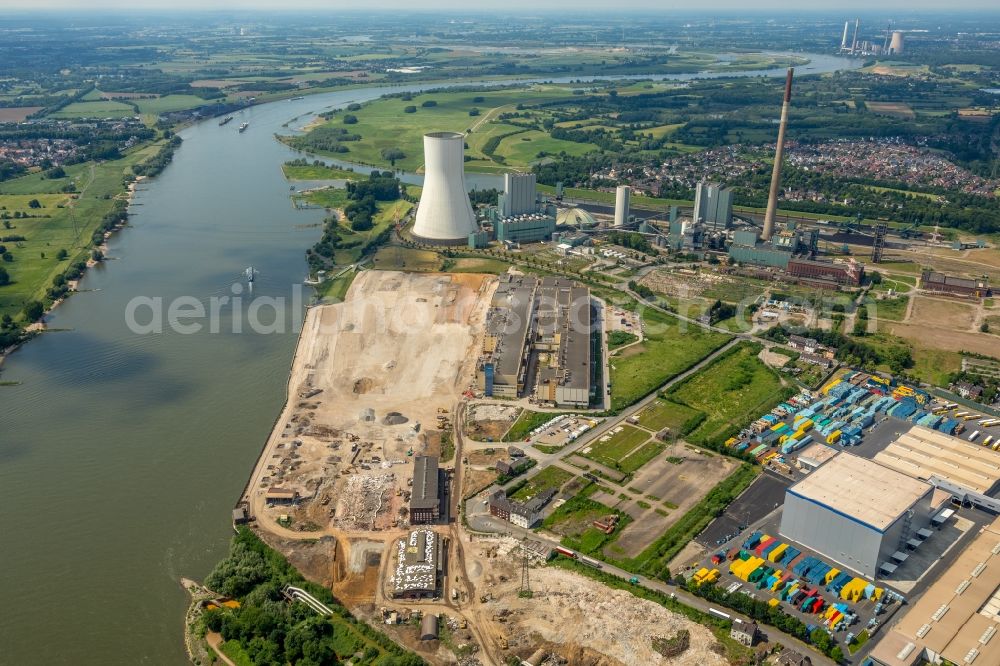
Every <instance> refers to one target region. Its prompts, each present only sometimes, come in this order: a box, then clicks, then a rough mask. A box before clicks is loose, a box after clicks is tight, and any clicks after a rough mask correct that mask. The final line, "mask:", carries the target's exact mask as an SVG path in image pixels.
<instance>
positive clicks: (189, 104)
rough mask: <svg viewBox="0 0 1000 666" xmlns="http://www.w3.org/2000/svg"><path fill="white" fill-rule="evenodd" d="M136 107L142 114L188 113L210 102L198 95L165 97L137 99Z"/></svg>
mask: <svg viewBox="0 0 1000 666" xmlns="http://www.w3.org/2000/svg"><path fill="white" fill-rule="evenodd" d="M134 103H135V105H136V106H138V107H139V111H141V112H142V113H155V114H161V113H170V112H171V111H186V110H187V109H194V108H197V107H199V106H205V105H206V104H208V103H209V102H208V100H206V99H202V98H201V97H198V96H197V95H164V96H163V97H152V98H150V99H137V100H135V102H134Z"/></svg>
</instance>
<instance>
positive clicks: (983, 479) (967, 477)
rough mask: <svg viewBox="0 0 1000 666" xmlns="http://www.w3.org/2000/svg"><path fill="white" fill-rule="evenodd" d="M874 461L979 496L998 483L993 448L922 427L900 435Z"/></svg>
mask: <svg viewBox="0 0 1000 666" xmlns="http://www.w3.org/2000/svg"><path fill="white" fill-rule="evenodd" d="M875 460H876V461H877V462H879V463H881V464H882V465H885V466H886V467H890V468H892V469H894V470H896V471H898V472H902V473H904V474H908V475H909V476H912V477H915V478H917V479H924V480H926V481H930V480H931V478H932V477H936V478H939V479H943V480H947V481H950V482H952V483H954V484H957V485H959V486H961V487H963V488H967V489H968V490H971V491H973V492H977V493H980V494H982V495H985V494H988V493H990V492H991V491H992V490H993V489H994V488H995V487H996V486H997V483H998V482H1000V455H998V454H997V453H996V452H995V451H993V450H992V449H990V448H989V447H982V446H976V445H975V444H972V443H970V442H967V441H965V440H964V439H960V438H958V437H952V436H951V435H946V434H944V433H943V432H940V431H938V430H932V429H930V428H925V427H923V426H914V427H913V428H912V429H910V431H909V432H905V433H903V434H902V435H900V436H899V438H898V439H896V441H894V442H892V443H890V444H889V446H887V447H885V449H884V450H882V451H880V452H879V453H878V454H876V455H875Z"/></svg>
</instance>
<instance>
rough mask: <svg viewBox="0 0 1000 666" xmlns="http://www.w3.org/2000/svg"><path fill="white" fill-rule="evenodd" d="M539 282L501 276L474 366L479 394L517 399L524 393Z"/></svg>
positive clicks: (518, 276) (530, 279)
mask: <svg viewBox="0 0 1000 666" xmlns="http://www.w3.org/2000/svg"><path fill="white" fill-rule="evenodd" d="M537 286H538V281H537V280H536V279H535V278H533V277H528V276H524V275H511V274H510V273H503V274H501V275H500V284H499V285H498V286H497V290H496V293H494V294H493V300H492V302H491V303H490V309H489V311H488V312H487V314H486V335H484V336H483V349H482V353H481V354H480V357H479V362H478V363H477V365H476V368H477V371H476V378H477V381H478V384H479V390H481V391H482V392H483V395H485V396H486V397H498V398H519V397H520V396H521V394H522V393H523V392H524V384H525V375H526V373H527V360H528V352H529V347H528V329H529V327H530V324H531V320H532V317H533V315H534V303H535V289H536V288H537Z"/></svg>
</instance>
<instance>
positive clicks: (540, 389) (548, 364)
mask: <svg viewBox="0 0 1000 666" xmlns="http://www.w3.org/2000/svg"><path fill="white" fill-rule="evenodd" d="M536 321H537V325H536V326H535V336H534V342H533V346H534V349H535V351H537V352H540V353H539V359H538V381H537V382H536V384H535V398H536V399H537V400H538V401H539V402H542V403H547V404H552V405H557V406H559V407H578V408H583V409H586V408H587V407H588V406H589V405H590V399H591V395H590V391H591V386H592V382H591V366H592V363H591V359H590V339H591V304H590V289H588V288H587V287H584V286H581V285H579V284H576V283H574V282H570V281H569V280H565V279H563V278H555V277H547V278H543V279H542V283H541V286H540V288H539V290H538V307H537V310H536Z"/></svg>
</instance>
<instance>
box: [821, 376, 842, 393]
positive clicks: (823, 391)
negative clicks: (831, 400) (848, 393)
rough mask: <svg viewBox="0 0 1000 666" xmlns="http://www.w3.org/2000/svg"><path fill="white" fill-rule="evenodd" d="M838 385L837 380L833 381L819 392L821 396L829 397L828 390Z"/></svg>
mask: <svg viewBox="0 0 1000 666" xmlns="http://www.w3.org/2000/svg"><path fill="white" fill-rule="evenodd" d="M839 383H840V380H839V379H834V380H833V381H832V382H830V383H829V384H827V385H826V386H824V387H823V390H822V391H820V392H821V393H822V394H823V395H830V389H832V388H833V387H834V386H836V385H837V384H839Z"/></svg>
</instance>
